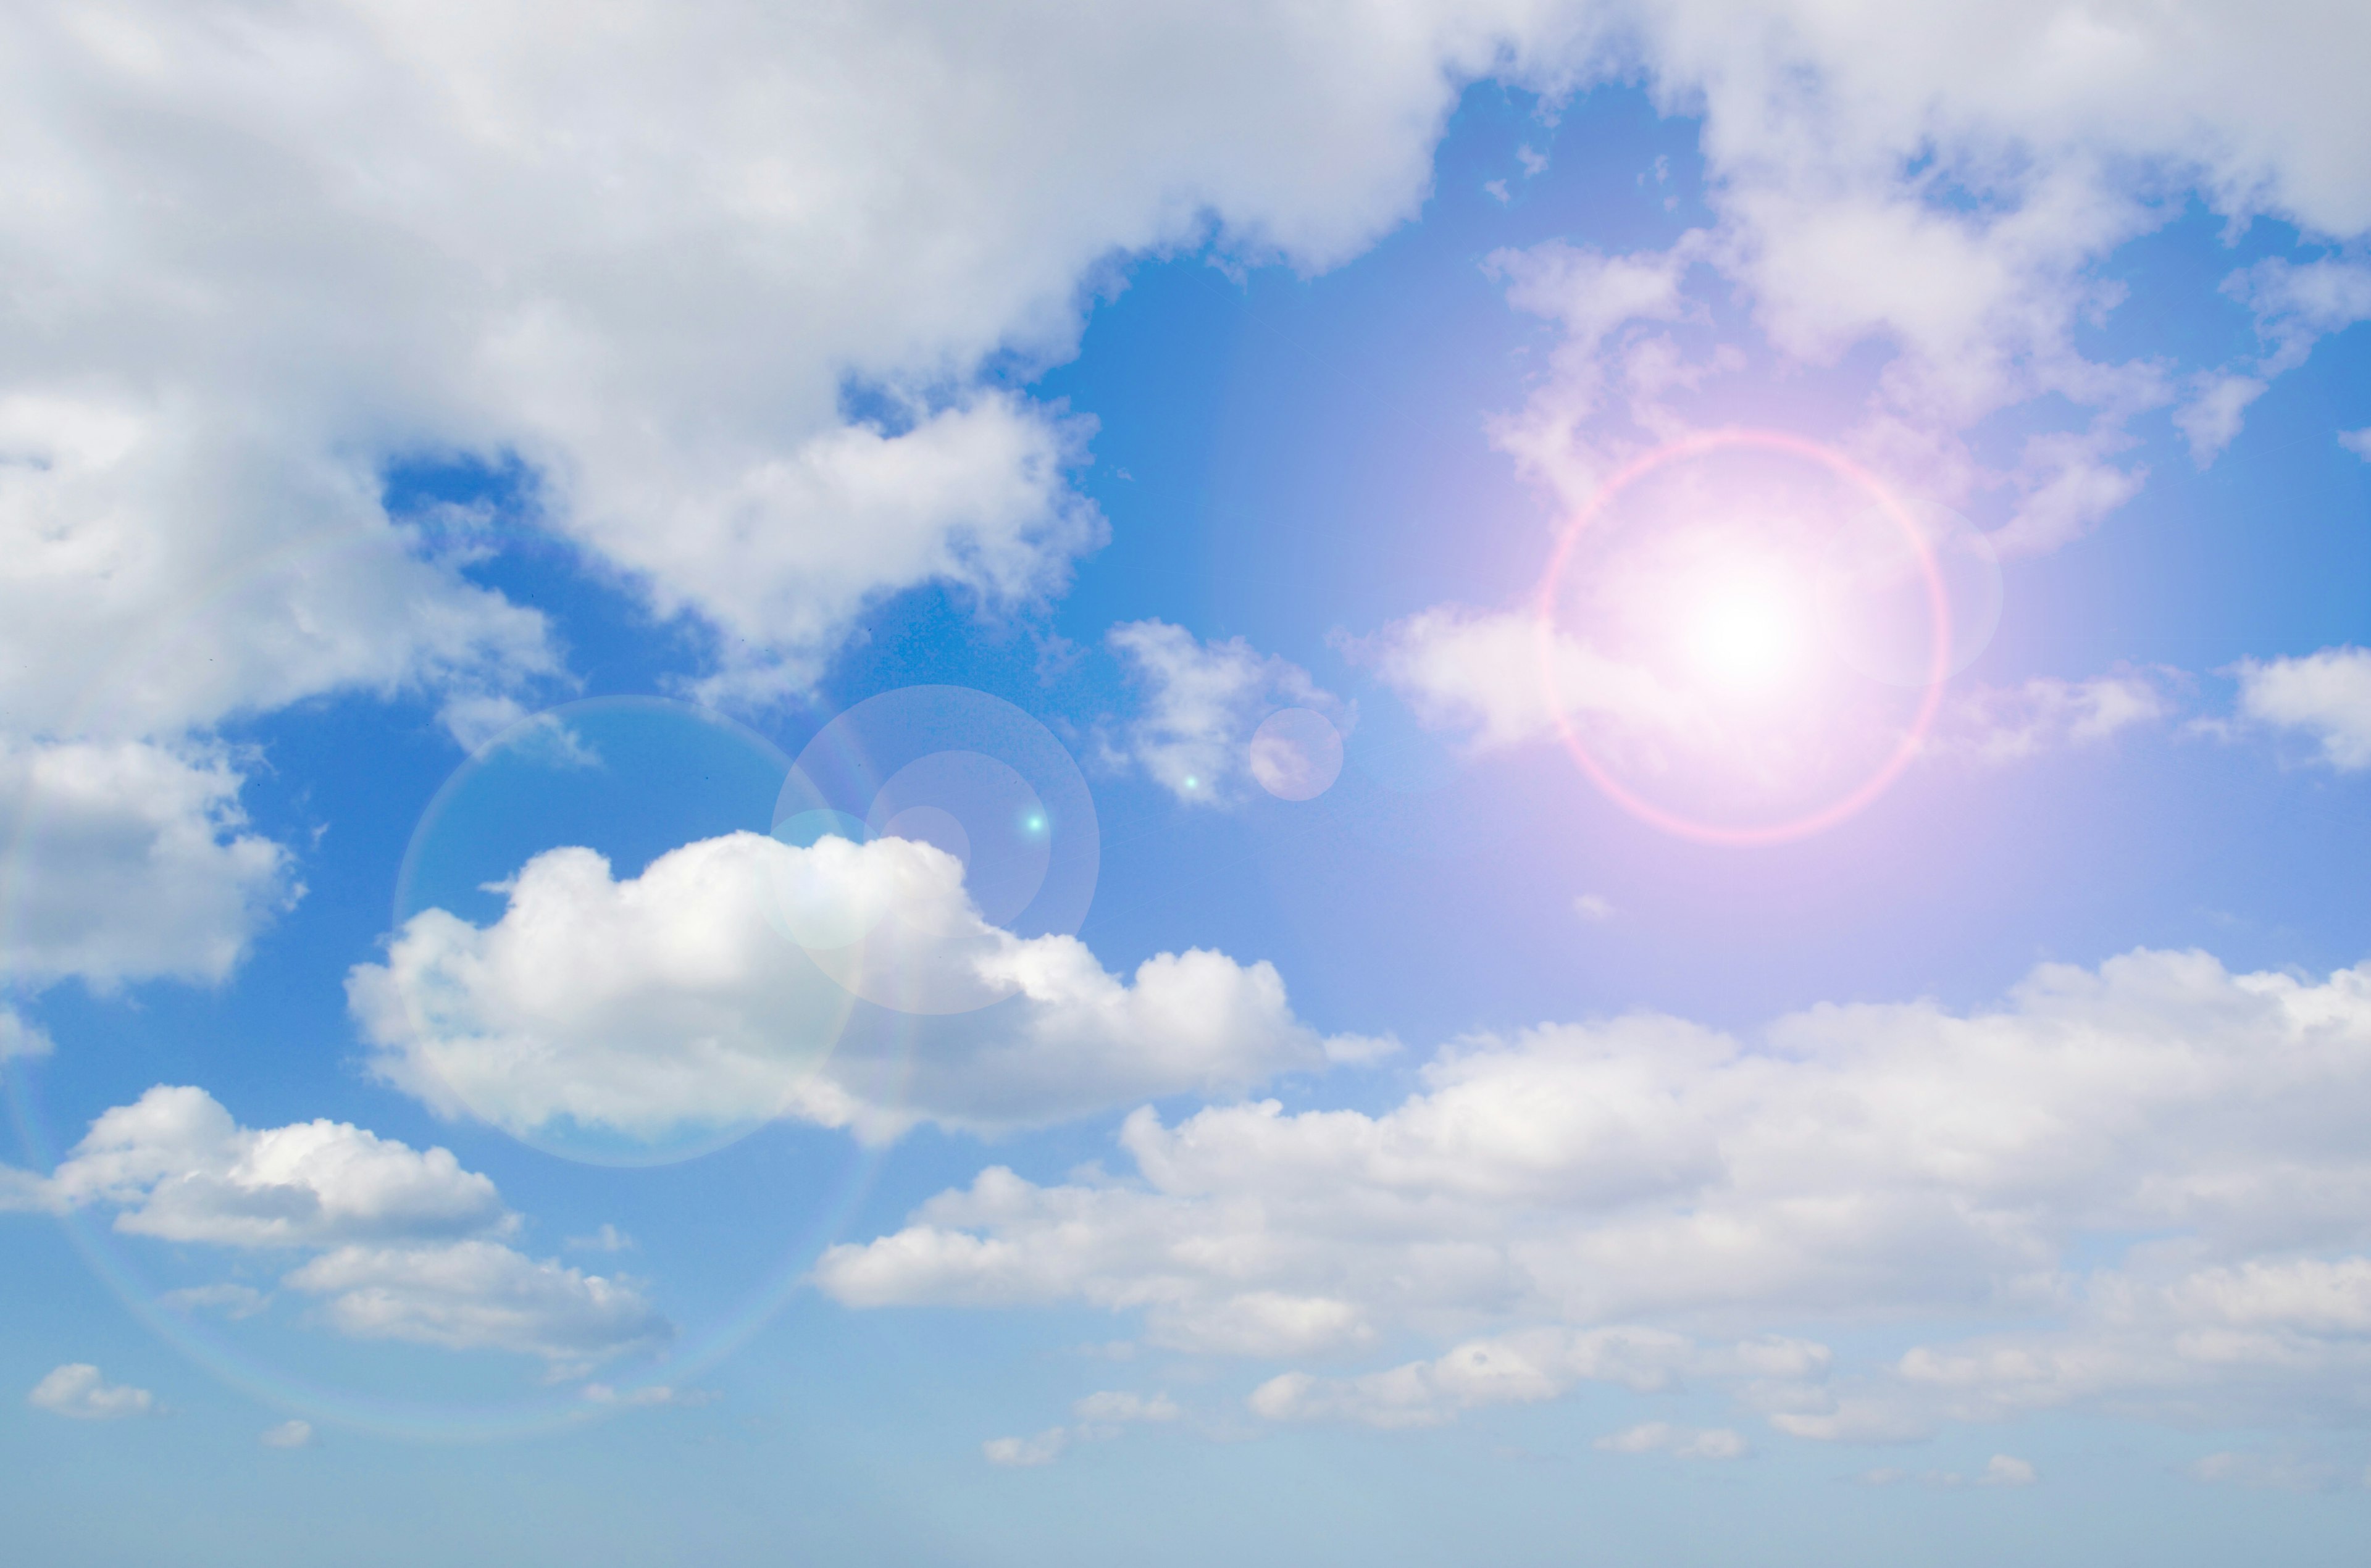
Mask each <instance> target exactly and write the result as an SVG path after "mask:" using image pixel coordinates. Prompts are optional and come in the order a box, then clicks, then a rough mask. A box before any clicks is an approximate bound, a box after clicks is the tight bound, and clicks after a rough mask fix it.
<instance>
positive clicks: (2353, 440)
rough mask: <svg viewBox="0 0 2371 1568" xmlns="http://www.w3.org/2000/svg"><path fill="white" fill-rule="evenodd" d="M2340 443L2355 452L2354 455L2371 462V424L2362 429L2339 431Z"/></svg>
mask: <svg viewBox="0 0 2371 1568" xmlns="http://www.w3.org/2000/svg"><path fill="white" fill-rule="evenodd" d="M2338 444H2339V445H2341V446H2343V447H2344V448H2346V450H2348V451H2349V452H2352V453H2354V455H2356V456H2357V457H2360V458H2362V459H2363V460H2364V461H2365V462H2366V463H2371V426H2365V428H2364V429H2362V430H2342V431H2340V432H2338Z"/></svg>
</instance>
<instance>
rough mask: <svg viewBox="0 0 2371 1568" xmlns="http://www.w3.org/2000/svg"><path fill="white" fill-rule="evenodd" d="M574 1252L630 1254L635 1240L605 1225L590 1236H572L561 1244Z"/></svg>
mask: <svg viewBox="0 0 2371 1568" xmlns="http://www.w3.org/2000/svg"><path fill="white" fill-rule="evenodd" d="M636 1245H637V1243H636V1242H635V1240H634V1239H633V1238H632V1237H630V1236H629V1235H627V1234H626V1233H625V1232H624V1231H622V1230H620V1229H619V1228H617V1227H616V1226H614V1225H607V1224H605V1225H603V1226H602V1227H601V1228H600V1229H598V1230H596V1231H595V1232H594V1233H593V1234H592V1235H590V1236H572V1237H570V1238H569V1239H567V1240H565V1241H563V1242H561V1246H563V1247H565V1248H567V1249H568V1250H569V1251H572V1252H630V1251H633V1250H634V1248H635V1246H636Z"/></svg>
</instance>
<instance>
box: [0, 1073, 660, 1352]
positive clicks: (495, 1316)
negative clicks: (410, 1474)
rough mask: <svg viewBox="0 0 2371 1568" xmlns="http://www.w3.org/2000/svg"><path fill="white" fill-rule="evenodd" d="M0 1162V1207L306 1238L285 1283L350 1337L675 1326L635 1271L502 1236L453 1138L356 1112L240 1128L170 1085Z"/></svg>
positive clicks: (176, 1302) (641, 1337)
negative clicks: (55, 1161) (388, 1131)
mask: <svg viewBox="0 0 2371 1568" xmlns="http://www.w3.org/2000/svg"><path fill="white" fill-rule="evenodd" d="M0 1177H6V1178H7V1179H8V1180H7V1182H6V1184H5V1185H0V1206H6V1207H17V1208H29V1207H41V1208H49V1209H69V1208H91V1207H105V1208H111V1209H112V1210H114V1211H115V1219H114V1225H115V1228H116V1229H118V1230H120V1231H123V1232H125V1233H127V1234H132V1235H140V1236H151V1237H156V1238H157V1239H162V1240H166V1241H170V1242H175V1243H179V1244H196V1245H203V1246H214V1247H235V1248H241V1249H248V1250H264V1251H292V1250H305V1251H312V1252H314V1253H315V1254H316V1255H315V1256H313V1257H311V1258H309V1259H308V1260H306V1262H302V1263H300V1264H298V1265H297V1266H296V1267H295V1269H294V1270H293V1271H291V1272H290V1273H289V1274H287V1275H286V1276H285V1277H284V1279H283V1281H282V1283H283V1285H285V1286H288V1287H289V1288H291V1289H294V1290H296V1291H299V1292H302V1293H304V1294H306V1295H308V1296H313V1297H319V1298H321V1307H320V1310H321V1313H322V1316H323V1317H324V1318H325V1319H326V1320H328V1321H329V1322H330V1324H331V1325H332V1326H333V1327H335V1328H337V1329H338V1330H340V1331H341V1332H344V1333H347V1334H350V1335H353V1336H354V1337H356V1338H364V1339H397V1340H407V1341H411V1342H413V1343H422V1344H434V1345H439V1346H444V1347H445V1348H449V1349H492V1350H503V1351H514V1352H521V1353H526V1354H531V1355H541V1356H544V1357H546V1358H547V1359H549V1360H550V1361H552V1362H553V1363H554V1364H555V1365H556V1366H566V1367H576V1366H590V1365H592V1364H594V1363H596V1362H597V1361H599V1360H601V1359H603V1358H605V1357H607V1356H611V1355H619V1354H621V1353H624V1352H627V1351H630V1350H634V1349H638V1348H645V1347H649V1346H652V1345H654V1344H656V1343H660V1342H662V1341H664V1340H665V1339H666V1338H667V1337H668V1336H669V1335H670V1334H671V1333H672V1332H673V1331H672V1330H671V1329H670V1327H669V1326H668V1324H667V1322H666V1320H665V1319H664V1318H663V1317H661V1316H660V1315H659V1313H658V1312H657V1310H656V1309H654V1308H653V1307H652V1306H651V1304H650V1303H649V1301H648V1300H647V1299H646V1298H645V1297H643V1296H642V1291H641V1289H640V1288H639V1287H638V1286H636V1285H635V1284H633V1283H632V1282H631V1281H629V1280H626V1279H623V1278H604V1277H602V1276H600V1275H597V1274H592V1275H588V1274H584V1273H583V1272H581V1271H579V1270H576V1269H572V1268H566V1267H563V1266H562V1265H561V1264H560V1263H559V1262H552V1261H549V1260H545V1261H538V1260H537V1259H533V1258H529V1257H527V1256H526V1255H525V1254H523V1253H520V1252H518V1251H514V1250H513V1249H512V1248H511V1247H510V1246H508V1245H507V1244H505V1243H504V1242H503V1240H501V1239H498V1238H501V1237H503V1236H505V1235H508V1234H509V1233H511V1232H513V1231H515V1229H516V1228H517V1221H516V1218H515V1216H513V1215H511V1214H510V1213H509V1212H508V1211H507V1210H506V1209H504V1208H503V1205H502V1202H501V1199H500V1197H499V1196H498V1194H497V1193H495V1190H494V1184H493V1183H492V1182H490V1181H488V1180H487V1179H486V1178H485V1177H484V1176H481V1175H480V1174H478V1173H477V1172H475V1171H469V1170H462V1169H461V1167H460V1164H459V1162H458V1161H457V1160H456V1159H454V1158H453V1155H452V1152H451V1151H450V1150H448V1149H443V1148H432V1149H429V1150H426V1151H425V1152H422V1151H419V1150H415V1149H412V1148H411V1147H407V1146H406V1145H403V1144H400V1143H398V1142H395V1141H394V1140H392V1139H388V1138H382V1137H380V1136H377V1135H376V1134H375V1133H371V1132H369V1131H367V1130H365V1129H364V1128H360V1127H356V1126H353V1125H352V1124H348V1123H343V1122H329V1121H315V1122H299V1123H295V1124H290V1125H288V1126H284V1127H271V1128H262V1129H256V1128H247V1127H241V1126H239V1125H238V1124H237V1123H236V1122H235V1121H233V1120H232V1118H231V1115H230V1113H228V1112H227V1111H226V1110H224V1109H223V1107H222V1106H221V1105H220V1104H219V1103H217V1102H216V1101H214V1098H213V1097H212V1096H211V1095H209V1094H207V1093H206V1092H205V1091H204V1090H199V1089H191V1088H174V1087H170V1086H168V1085H164V1084H159V1085H158V1086H156V1088H154V1089H152V1090H149V1091H148V1092H147V1093H145V1094H144V1095H142V1096H141V1097H140V1099H139V1100H138V1101H135V1102H133V1104H130V1105H119V1106H117V1107H115V1108H114V1109H112V1110H110V1111H107V1112H104V1113H101V1114H100V1115H99V1116H98V1119H97V1120H95V1121H94V1122H92V1124H91V1126H90V1131H89V1133H88V1134H87V1135H86V1136H84V1138H83V1139H82V1141H81V1142H79V1143H78V1144H76V1145H75V1147H74V1148H73V1149H72V1150H71V1151H70V1152H69V1153H68V1156H67V1158H66V1159H65V1160H64V1162H63V1163H62V1164H60V1165H59V1167H58V1168H57V1170H55V1171H54V1172H52V1174H51V1175H50V1176H49V1177H47V1178H40V1177H37V1176H33V1175H31V1174H30V1173H29V1172H26V1171H19V1170H6V1169H0ZM166 1299H167V1300H168V1304H170V1305H173V1306H176V1307H180V1308H183V1309H220V1310H223V1311H225V1312H226V1313H228V1314H229V1315H230V1316H233V1317H247V1316H250V1315H252V1314H254V1313H256V1312H260V1311H261V1310H262V1309H264V1308H265V1307H266V1306H268V1305H269V1298H268V1297H264V1296H263V1295H262V1293H261V1292H259V1291H257V1290H255V1289H254V1288H253V1287H252V1286H243V1285H238V1284H234V1283H221V1284H215V1285H211V1286H191V1287H187V1288H184V1289H180V1290H177V1291H174V1292H172V1293H170V1294H169V1295H168V1297H167V1298H166ZM93 1376H94V1377H95V1376H96V1374H94V1375H93ZM142 1397H143V1398H145V1397H146V1396H145V1395H143V1396H142Z"/></svg>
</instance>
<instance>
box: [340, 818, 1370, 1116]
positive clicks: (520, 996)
mask: <svg viewBox="0 0 2371 1568" xmlns="http://www.w3.org/2000/svg"><path fill="white" fill-rule="evenodd" d="M962 878H963V871H962V865H961V863H960V862H959V861H957V860H955V859H954V858H953V857H951V856H948V855H946V854H944V853H943V852H941V851H940V850H938V849H936V848H934V847H931V846H929V845H926V844H920V843H917V842H913V841H909V840H906V839H900V838H884V839H877V840H874V841H873V842H872V843H869V844H866V845H863V846H862V847H860V846H857V845H854V844H850V843H849V842H847V841H846V840H843V839H839V838H830V837H827V838H825V839H822V840H820V841H819V842H818V843H817V844H816V845H815V847H812V848H807V849H800V848H795V847H790V846H786V845H784V844H781V843H779V842H777V841H776V840H774V839H771V838H768V837H763V836H758V835H755V834H747V833H743V834H735V835H732V836H727V837H723V838H715V839H708V840H703V841H701V842H700V843H697V844H691V845H687V846H685V847H682V848H680V849H676V850H672V851H670V852H668V853H667V854H665V855H664V856H661V857H660V858H659V859H656V860H653V862H652V863H651V864H650V865H649V866H648V867H646V868H645V869H644V870H643V871H642V875H640V876H639V877H634V878H629V879H626V880H624V881H618V880H615V879H613V878H612V876H611V874H610V870H609V867H608V865H607V862H606V861H605V860H603V859H601V858H600V857H599V856H597V855H596V854H594V853H593V852H592V851H590V850H585V849H561V850H554V851H550V852H549V853H546V854H544V855H541V856H538V857H537V858H536V859H534V860H533V861H531V862H529V863H528V865H527V866H526V868H525V869H524V870H521V871H520V873H519V874H518V876H517V877H516V878H515V881H514V882H512V884H511V885H510V888H509V894H508V896H509V907H508V909H507V910H506V911H505V913H504V914H503V917H502V918H501V919H500V920H498V921H496V922H495V923H494V924H493V925H492V926H489V927H485V928H479V927H475V926H471V925H469V924H468V923H467V922H465V921H462V920H460V919H457V918H456V917H453V916H451V915H448V914H446V913H445V912H443V911H441V910H432V911H429V912H427V913H425V914H422V915H420V916H417V917H414V918H413V919H412V920H411V922H410V923H409V924H407V925H406V926H405V928H403V930H402V931H401V932H399V934H398V935H397V937H396V938H395V940H394V941H393V942H392V943H391V945H390V947H389V949H388V952H387V963H385V964H384V965H380V964H363V965H358V966H357V967H356V968H355V969H354V970H353V973H352V974H351V975H350V977H349V980H348V994H349V996H350V997H351V998H352V1001H353V1009H354V1013H355V1016H356V1017H357V1018H358V1019H359V1020H360V1021H361V1023H362V1026H363V1029H364V1033H365V1035H366V1036H367V1037H368V1039H369V1040H370V1042H371V1044H372V1046H373V1050H374V1055H373V1056H372V1066H373V1070H374V1071H375V1072H376V1073H377V1074H378V1075H379V1076H381V1077H382V1078H386V1079H387V1080H388V1081H390V1082H393V1083H395V1084H397V1085H399V1086H400V1087H402V1088H404V1089H406V1090H410V1091H411V1092H413V1093H415V1094H418V1095H420V1096H421V1097H422V1099H424V1100H426V1101H428V1102H429V1103H430V1104H431V1105H432V1106H434V1108H436V1109H437V1110H439V1111H440V1112H442V1113H447V1114H460V1113H470V1114H475V1115H478V1116H480V1117H483V1118H486V1119H488V1120H491V1121H493V1122H495V1123H496V1124H500V1125H503V1126H505V1127H510V1128H512V1129H514V1130H518V1131H530V1130H533V1129H536V1128H538V1127H543V1126H546V1125H548V1124H551V1123H553V1122H554V1121H555V1119H558V1118H561V1117H567V1118H573V1120H574V1121H575V1122H577V1123H578V1124H585V1125H597V1126H601V1127H607V1128H610V1129H613V1130H615V1131H618V1132H621V1133H624V1134H626V1135H628V1136H633V1137H637V1138H646V1139H659V1138H663V1137H665V1136H669V1135H670V1133H672V1132H673V1131H675V1130H677V1129H680V1128H682V1127H685V1126H701V1125H710V1124H728V1125H729V1124H740V1123H745V1122H746V1121H748V1120H750V1119H762V1118H764V1117H767V1116H770V1115H792V1116H798V1117H803V1118H806V1119H809V1120H814V1121H817V1122H821V1123H824V1124H829V1125H853V1126H854V1127H856V1128H857V1129H858V1130H859V1131H860V1132H861V1133H863V1134H865V1135H866V1136H893V1135H894V1134H895V1133H896V1132H897V1131H899V1130H900V1129H902V1128H903V1127H905V1126H907V1125H909V1124H911V1123H912V1122H914V1121H916V1120H919V1119H923V1118H929V1119H932V1120H936V1121H939V1122H942V1123H945V1124H953V1125H963V1126H978V1127H992V1126H1009V1125H1015V1124H1033V1123H1046V1122H1051V1121H1056V1120H1059V1119H1061V1118H1063V1117H1066V1116H1071V1115H1076V1114H1080V1113H1085V1112H1088V1111H1092V1110H1095V1109H1099V1108H1102V1107H1105V1106H1109V1105H1112V1104H1115V1103H1121V1104H1124V1103H1128V1101H1135V1100H1140V1099H1144V1098H1148V1097H1151V1096H1156V1095H1163V1094H1171V1093H1177V1092H1181V1091H1185V1090H1198V1091H1203V1092H1212V1091H1217V1090H1224V1089H1227V1088H1231V1087H1241V1086H1244V1085H1248V1084H1252V1083H1255V1082H1258V1081H1261V1080H1263V1079H1266V1078H1270V1077H1272V1076H1274V1075H1276V1074H1278V1073H1279V1072H1285V1071H1290V1070H1296V1069H1313V1068H1319V1067H1323V1066H1324V1065H1326V1063H1328V1062H1329V1061H1331V1060H1336V1059H1344V1058H1362V1057H1364V1056H1368V1055H1373V1054H1374V1053H1375V1052H1376V1051H1377V1050H1378V1049H1381V1048H1382V1046H1381V1045H1380V1044H1379V1043H1377V1042H1374V1041H1368V1040H1359V1039H1348V1038H1336V1039H1331V1040H1328V1039H1324V1038H1321V1037H1320V1036H1319V1035H1318V1034H1317V1033H1315V1032H1313V1031H1312V1030H1311V1029H1309V1028H1308V1027H1307V1026H1306V1025H1305V1024H1303V1023H1301V1021H1300V1020H1297V1019H1296V1018H1294V1016H1293V1015H1292V1012H1291V1009H1290V1007H1289V1005H1288V1004H1287V1001H1286V997H1285V992H1284V984H1283V982H1282V981H1281V980H1280V979H1279V978H1278V975H1277V974H1276V971H1275V970H1274V969H1273V968H1272V967H1271V966H1269V965H1268V964H1266V963H1255V964H1251V965H1243V964H1239V963H1235V962H1234V961H1232V959H1229V958H1227V957H1225V956H1224V955H1222V954H1220V953H1215V952H1209V951H1201V950H1195V951H1188V952H1185V953H1162V954H1159V955H1157V956H1155V957H1153V958H1151V959H1148V960H1147V961H1145V963H1142V964H1141V965H1139V967H1138V969H1137V971H1136V974H1134V976H1133V977H1132V978H1129V979H1122V978H1121V977H1119V976H1117V975H1114V974H1110V973H1108V972H1107V971H1105V969H1104V968H1103V967H1102V966H1101V964H1099V963H1097V962H1096V961H1095V958H1094V956H1093V953H1091V952H1090V951H1088V950H1087V949H1086V947H1085V945H1084V944H1082V943H1081V942H1079V941H1078V940H1075V939H1073V938H1069V937H1054V936H1048V937H1040V938H1035V939H1030V940H1022V939H1020V938H1016V937H1014V936H1012V935H1011V934H1010V933H1009V932H1006V931H1004V930H1002V929H1000V928H996V927H993V926H990V925H989V924H988V923H987V922H986V921H984V920H983V919H982V918H981V917H980V916H979V914H978V912H977V910H976V909H975V908H974V907H973V905H971V903H970V901H969V899H968V898H967V896H966V894H965V892H964V888H963V880H962ZM786 921H787V922H788V923H787V924H785V922H786ZM851 921H852V922H854V923H853V924H850V922H851ZM843 927H844V929H843ZM825 928H829V929H825ZM787 930H797V931H799V932H800V933H801V934H803V935H807V936H809V937H810V938H811V939H812V940H815V942H816V943H817V944H818V945H817V946H815V947H813V948H810V949H807V950H802V949H801V948H799V947H797V946H795V945H793V944H792V942H791V941H790V940H788V938H787V937H786V935H785V934H784V932H785V931H787ZM825 943H829V944H834V945H829V946H825V945H822V944H825ZM839 943H848V944H849V945H847V946H839V945H837V944H839ZM810 954H812V955H813V960H812V961H811V959H810V956H809V955H810ZM843 982H845V983H846V985H843ZM850 986H852V987H854V988H855V990H856V991H859V992H862V994H863V995H866V996H879V997H885V998H888V999H895V998H896V997H901V996H903V997H915V998H917V999H918V1000H919V1003H920V1005H921V1007H922V1009H923V1010H924V1011H925V1012H927V1013H928V1014H929V1015H930V1016H916V1015H909V1014H905V1013H900V1012H896V1011H894V1010H892V1009H887V1008H882V1007H876V1006H874V1005H873V1004H871V1003H859V1002H858V1001H856V1000H855V997H853V996H852V995H851V992H850V988H849V987H850ZM982 1003H985V1004H988V1005H986V1006H980V1005H978V1004H982ZM963 1006H972V1007H974V1008H975V1010H971V1011H962V1012H951V1011H947V1010H946V1009H950V1008H956V1007H963Z"/></svg>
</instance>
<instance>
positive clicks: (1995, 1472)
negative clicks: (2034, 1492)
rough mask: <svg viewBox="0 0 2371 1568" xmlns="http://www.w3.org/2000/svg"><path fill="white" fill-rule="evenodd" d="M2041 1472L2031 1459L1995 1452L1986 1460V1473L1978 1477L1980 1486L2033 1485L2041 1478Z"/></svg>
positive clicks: (1977, 1480)
mask: <svg viewBox="0 0 2371 1568" xmlns="http://www.w3.org/2000/svg"><path fill="white" fill-rule="evenodd" d="M2039 1480H2041V1473H2040V1472H2039V1471H2037V1470H2035V1469H2034V1468H2033V1462H2032V1461H2031V1460H2030V1459H2020V1458H2015V1457H2013V1456H2011V1455H2008V1454H1995V1455H1994V1456H1993V1457H1992V1458H1989V1459H1986V1460H1985V1461H1984V1474H1982V1475H1980V1476H1978V1477H1977V1478H1976V1484H1977V1485H1978V1486H2031V1485H2032V1484H2033V1483H2034V1482H2037V1481H2039Z"/></svg>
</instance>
